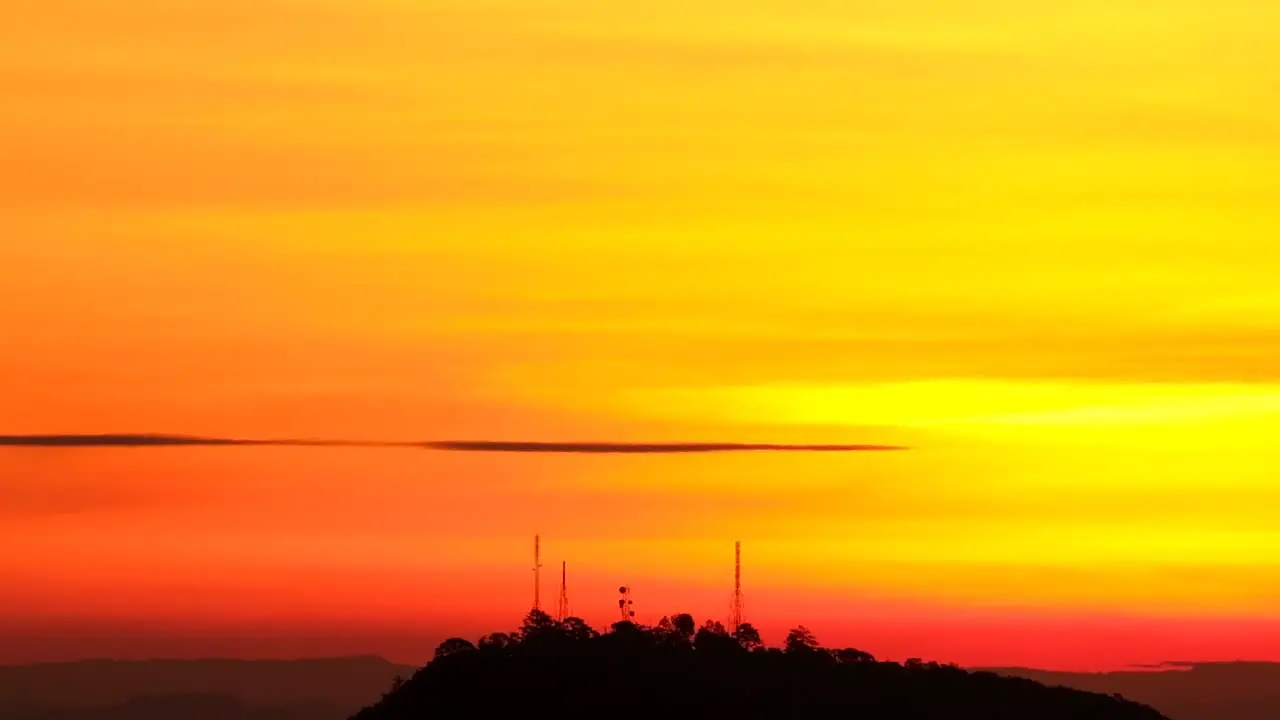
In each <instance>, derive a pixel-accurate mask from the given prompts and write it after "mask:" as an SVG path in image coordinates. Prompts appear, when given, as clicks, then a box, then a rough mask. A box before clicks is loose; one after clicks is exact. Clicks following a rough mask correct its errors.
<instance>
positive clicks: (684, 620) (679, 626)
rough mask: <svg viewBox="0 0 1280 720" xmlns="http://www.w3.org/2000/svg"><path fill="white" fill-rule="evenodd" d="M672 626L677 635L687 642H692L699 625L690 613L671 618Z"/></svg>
mask: <svg viewBox="0 0 1280 720" xmlns="http://www.w3.org/2000/svg"><path fill="white" fill-rule="evenodd" d="M671 625H672V626H673V627H674V628H675V632H676V635H677V636H679V637H680V639H682V640H684V641H685V642H691V641H692V640H693V633H694V632H695V631H696V630H697V629H698V625H697V623H695V622H694V620H693V616H692V615H690V614H689V613H680V614H679V615H676V616H675V617H673V618H671Z"/></svg>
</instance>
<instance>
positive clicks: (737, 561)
mask: <svg viewBox="0 0 1280 720" xmlns="http://www.w3.org/2000/svg"><path fill="white" fill-rule="evenodd" d="M740 625H742V541H740V540H739V541H737V542H734V543H733V610H732V611H731V613H730V616H729V632H737V631H738V626H740Z"/></svg>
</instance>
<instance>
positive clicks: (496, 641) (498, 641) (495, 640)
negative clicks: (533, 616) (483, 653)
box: [480, 632, 519, 651]
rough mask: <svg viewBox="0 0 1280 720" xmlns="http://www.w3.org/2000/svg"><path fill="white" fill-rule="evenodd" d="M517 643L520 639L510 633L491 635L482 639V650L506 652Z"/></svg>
mask: <svg viewBox="0 0 1280 720" xmlns="http://www.w3.org/2000/svg"><path fill="white" fill-rule="evenodd" d="M517 642H519V639H518V638H516V637H515V636H514V635H512V634H510V633H504V632H496V633H489V634H488V635H485V636H484V637H482V638H480V649H481V650H489V651H494V650H506V649H507V648H509V647H511V646H512V645H515V644H516V643H517Z"/></svg>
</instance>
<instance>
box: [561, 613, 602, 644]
mask: <svg viewBox="0 0 1280 720" xmlns="http://www.w3.org/2000/svg"><path fill="white" fill-rule="evenodd" d="M560 627H561V629H562V630H564V634H565V635H566V636H568V637H569V639H571V640H590V639H591V638H594V637H596V636H597V635H598V634H599V633H597V632H596V631H595V630H594V629H593V628H592V627H591V626H590V625H588V624H587V621H586V620H583V619H582V618H580V617H567V618H565V619H564V621H563V622H561V623H560Z"/></svg>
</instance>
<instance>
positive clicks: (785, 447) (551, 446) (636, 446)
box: [0, 434, 907, 454]
mask: <svg viewBox="0 0 1280 720" xmlns="http://www.w3.org/2000/svg"><path fill="white" fill-rule="evenodd" d="M0 446H7V447H28V448H103V447H227V446H232V447H234V446H274V447H400V448H421V449H425V450H441V451H451V452H503V453H631V454H643V453H708V452H872V451H890V450H906V449H907V448H906V447H904V446H898V445H869V444H812V445H810V444H786V443H706V442H675V443H629V442H529V441H508V440H424V441H405V442H395V441H385V442H381V441H366V440H322V439H321V440H313V439H255V438H219V437H201V436H195V435H150V434H101V435H0Z"/></svg>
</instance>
